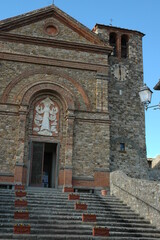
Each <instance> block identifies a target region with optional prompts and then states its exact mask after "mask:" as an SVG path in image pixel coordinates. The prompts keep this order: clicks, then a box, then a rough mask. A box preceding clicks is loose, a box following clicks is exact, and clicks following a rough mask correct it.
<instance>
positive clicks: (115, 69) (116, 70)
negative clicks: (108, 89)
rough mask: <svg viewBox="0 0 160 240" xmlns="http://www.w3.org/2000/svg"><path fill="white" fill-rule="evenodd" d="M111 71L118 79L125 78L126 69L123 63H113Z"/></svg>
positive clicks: (123, 79) (122, 79)
mask: <svg viewBox="0 0 160 240" xmlns="http://www.w3.org/2000/svg"><path fill="white" fill-rule="evenodd" d="M111 73H112V75H113V76H114V77H115V78H116V79H117V80H118V81H125V80H127V75H128V69H127V67H126V66H124V65H121V64H114V65H113V66H112V67H111Z"/></svg>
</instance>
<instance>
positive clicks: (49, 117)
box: [33, 97, 58, 136]
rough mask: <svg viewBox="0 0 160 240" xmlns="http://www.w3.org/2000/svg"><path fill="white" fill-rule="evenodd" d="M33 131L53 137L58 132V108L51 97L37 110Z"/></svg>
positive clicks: (38, 106) (41, 103)
mask: <svg viewBox="0 0 160 240" xmlns="http://www.w3.org/2000/svg"><path fill="white" fill-rule="evenodd" d="M35 111H36V114H35V117H34V127H33V130H34V131H35V132H37V134H39V135H46V136H52V135H53V133H56V134H57V133H58V132H57V124H58V123H57V113H58V107H56V106H55V104H54V102H53V101H51V99H50V98H49V97H47V98H46V99H44V100H42V101H41V102H40V103H39V104H38V105H37V106H36V108H35Z"/></svg>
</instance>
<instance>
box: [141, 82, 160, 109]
mask: <svg viewBox="0 0 160 240" xmlns="http://www.w3.org/2000/svg"><path fill="white" fill-rule="evenodd" d="M152 93H153V92H152V91H151V89H150V88H149V87H147V85H146V84H144V85H143V86H142V87H141V88H140V91H139V96H140V99H141V102H142V103H143V105H144V107H145V109H146V110H147V109H148V108H154V110H156V109H160V103H159V104H157V105H154V106H150V107H149V104H150V103H151V98H152Z"/></svg>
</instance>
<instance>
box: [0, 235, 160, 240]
mask: <svg viewBox="0 0 160 240" xmlns="http://www.w3.org/2000/svg"><path fill="white" fill-rule="evenodd" d="M0 239H3V240H7V239H8V240H9V239H14V240H18V239H20V240H59V239H61V240H65V239H68V240H72V239H73V240H81V239H83V240H104V239H106V237H93V236H85V235H84V236H80V235H79V234H78V235H69V236H66V235H55V236H53V235H45V234H44V235H39V236H36V235H33V234H30V235H12V234H5V235H0ZM107 239H109V240H155V239H157V240H158V238H150V237H139V238H137V237H123V236H117V237H113V236H110V237H107Z"/></svg>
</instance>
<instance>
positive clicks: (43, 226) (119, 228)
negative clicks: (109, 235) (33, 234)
mask: <svg viewBox="0 0 160 240" xmlns="http://www.w3.org/2000/svg"><path fill="white" fill-rule="evenodd" d="M15 224H16V222H14V223H8V224H0V230H1V232H9V231H13V226H14V225H15ZM25 224H30V222H29V221H28V220H26V222H25ZM94 225H96V226H102V224H100V225H99V224H97V223H96V224H95V223H93V224H91V223H88V224H85V223H83V224H82V223H81V224H77V225H76V224H68V223H66V224H65V225H61V224H47V223H41V224H38V223H32V225H31V227H32V231H33V230H34V231H36V230H37V231H39V229H40V231H41V230H42V229H43V230H47V233H49V231H50V230H51V231H52V230H53V229H54V230H58V229H61V230H62V231H63V230H79V231H81V230H84V229H85V230H92V228H93V226H94ZM103 226H104V227H107V228H109V229H110V231H111V232H117V231H118V232H119V231H123V232H136V233H138V232H139V233H144V232H145V233H156V234H160V230H157V229H153V228H152V227H148V228H147V229H146V228H143V227H141V226H137V225H136V226H135V227H134V226H133V225H132V226H130V227H129V226H119V225H117V226H115V225H112V224H110V223H105V225H103Z"/></svg>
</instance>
